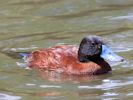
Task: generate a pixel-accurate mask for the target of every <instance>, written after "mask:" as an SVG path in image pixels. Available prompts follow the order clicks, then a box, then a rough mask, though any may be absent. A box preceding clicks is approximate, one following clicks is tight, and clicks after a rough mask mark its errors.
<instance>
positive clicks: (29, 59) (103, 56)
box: [20, 36, 124, 75]
mask: <svg viewBox="0 0 133 100" xmlns="http://www.w3.org/2000/svg"><path fill="white" fill-rule="evenodd" d="M20 55H21V56H23V59H24V63H25V66H27V67H29V68H31V69H32V68H33V69H39V70H40V69H41V70H45V71H53V72H56V73H60V74H61V73H62V74H68V75H98V74H105V73H109V72H111V70H112V69H111V66H110V64H109V63H108V61H111V62H122V61H124V59H123V57H121V56H118V55H117V54H116V53H114V52H113V51H112V50H111V49H110V48H109V46H108V45H107V43H106V42H104V40H103V39H102V38H101V37H99V36H86V37H84V38H83V39H82V41H81V43H80V45H79V46H78V45H69V44H64V45H63V44H62V45H56V46H53V47H49V48H44V49H39V50H35V51H32V52H31V53H20Z"/></svg>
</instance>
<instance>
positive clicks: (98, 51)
mask: <svg viewBox="0 0 133 100" xmlns="http://www.w3.org/2000/svg"><path fill="white" fill-rule="evenodd" d="M78 59H79V61H80V62H89V61H93V62H98V61H100V60H103V59H107V60H112V61H122V60H123V58H122V57H119V56H117V55H116V54H114V53H113V52H112V51H111V50H110V49H109V48H108V47H107V46H106V43H105V42H104V41H103V40H102V39H101V38H100V37H99V36H87V37H84V38H83V39H82V41H81V43H80V46H79V51H78Z"/></svg>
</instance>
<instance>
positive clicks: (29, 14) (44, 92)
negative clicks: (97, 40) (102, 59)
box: [0, 0, 133, 100]
mask: <svg viewBox="0 0 133 100" xmlns="http://www.w3.org/2000/svg"><path fill="white" fill-rule="evenodd" d="M86 35H99V36H101V37H103V38H105V39H106V40H107V41H108V42H109V45H110V47H111V48H112V49H113V50H114V51H115V52H117V53H118V54H119V55H121V56H123V57H124V58H125V59H126V61H125V62H124V63H115V64H114V65H112V69H113V72H112V74H106V75H100V76H95V77H87V76H84V77H79V76H78V77H77V76H61V77H59V76H58V75H57V76H56V77H53V76H52V75H47V73H46V74H45V75H44V74H43V75H42V74H38V73H37V72H35V71H33V70H28V69H23V68H20V67H18V66H17V65H16V62H18V61H20V59H19V57H18V56H17V54H16V53H15V52H25V51H26V52H27V51H32V50H35V49H39V48H47V47H50V46H53V45H55V44H60V43H67V44H79V42H80V40H81V39H82V38H83V37H84V36H86ZM132 73H133V1H132V0H110V1H109V0H108V1H107V0H1V1H0V100H132V99H133V85H132V84H133V74H132Z"/></svg>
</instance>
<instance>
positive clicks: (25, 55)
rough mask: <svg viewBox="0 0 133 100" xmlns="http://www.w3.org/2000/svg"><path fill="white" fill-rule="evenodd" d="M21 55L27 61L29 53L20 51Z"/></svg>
mask: <svg viewBox="0 0 133 100" xmlns="http://www.w3.org/2000/svg"><path fill="white" fill-rule="evenodd" d="M19 55H20V56H21V57H22V59H23V60H24V61H26V58H27V57H28V56H29V53H19Z"/></svg>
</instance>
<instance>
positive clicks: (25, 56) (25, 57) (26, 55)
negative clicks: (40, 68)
mask: <svg viewBox="0 0 133 100" xmlns="http://www.w3.org/2000/svg"><path fill="white" fill-rule="evenodd" d="M19 56H20V57H21V58H22V60H23V61H22V62H17V65H18V66H20V67H22V68H28V65H29V64H28V62H27V57H28V56H29V53H19Z"/></svg>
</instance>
